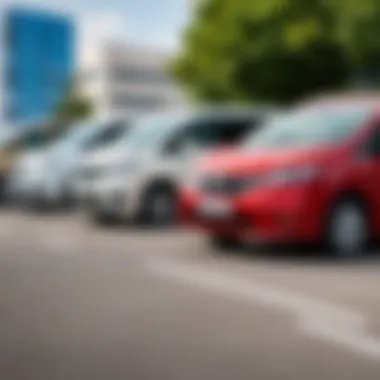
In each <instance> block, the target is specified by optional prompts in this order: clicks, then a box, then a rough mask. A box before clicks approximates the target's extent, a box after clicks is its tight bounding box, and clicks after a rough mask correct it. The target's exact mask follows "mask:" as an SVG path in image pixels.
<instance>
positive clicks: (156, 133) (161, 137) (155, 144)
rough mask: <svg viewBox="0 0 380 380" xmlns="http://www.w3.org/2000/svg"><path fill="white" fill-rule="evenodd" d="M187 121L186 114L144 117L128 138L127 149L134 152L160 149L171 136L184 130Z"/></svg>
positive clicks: (136, 124)
mask: <svg viewBox="0 0 380 380" xmlns="http://www.w3.org/2000/svg"><path fill="white" fill-rule="evenodd" d="M186 120H187V116H186V115H185V114H170V115H159V116H148V117H144V118H142V119H140V120H138V121H136V122H135V123H134V125H133V127H132V131H131V133H130V134H129V135H128V138H127V145H128V146H127V148H128V149H130V150H133V151H148V150H152V149H153V150H154V149H160V148H161V147H162V146H163V145H165V143H166V141H168V139H171V136H174V135H175V134H176V132H177V131H180V130H182V126H183V125H184V124H185V121H186Z"/></svg>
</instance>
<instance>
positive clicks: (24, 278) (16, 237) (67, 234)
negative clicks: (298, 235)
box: [0, 210, 380, 380]
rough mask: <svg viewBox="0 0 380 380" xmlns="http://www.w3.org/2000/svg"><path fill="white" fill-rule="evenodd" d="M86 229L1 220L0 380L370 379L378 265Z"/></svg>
mask: <svg viewBox="0 0 380 380" xmlns="http://www.w3.org/2000/svg"><path fill="white" fill-rule="evenodd" d="M87 222H88V221H87V220H86V218H85V217H84V216H83V215H79V214H60V215H53V214H47V215H36V214H33V213H27V214H25V213H21V212H18V211H14V210H13V211H11V210H8V211H5V210H3V211H2V212H1V214H0V378H1V379H4V380H8V379H9V380H24V379H25V380H97V379H99V380H105V379H107V380H114V379H115V380H118V379H123V380H126V379H138V380H145V379H149V380H150V379H152V380H160V379H162V380H172V379H173V380H187V379H189V380H190V379H191V380H194V379H196V380H203V379H204V380H213V379H218V380H224V379H226V380H227V379H228V380H232V379H234V380H237V379H239V380H240V379H247V380H253V379H254V380H277V379H278V380H320V379H334V380H351V379H352V380H358V379H360V380H367V379H368V380H378V379H380V291H379V289H380V254H379V255H377V254H376V252H374V253H373V255H372V256H371V257H369V258H367V259H365V260H357V261H352V262H338V261H334V260H330V259H328V258H327V257H326V255H323V254H322V253H319V252H308V251H306V252H299V251H298V252H297V253H293V252H291V251H289V250H283V251H281V250H276V251H275V252H274V251H273V249H272V250H266V249H265V248H263V247H262V248H256V249H252V250H251V251H250V252H249V253H245V254H242V253H241V252H237V251H236V252H234V251H233V252H229V253H228V254H222V253H221V252H217V251H213V250H210V249H209V248H207V242H206V240H205V238H204V237H203V236H201V235H200V234H199V233H195V232H188V231H180V230H175V231H174V230H173V231H154V230H145V231H144V230H138V229H135V228H131V227H125V226H124V227H118V228H105V229H101V228H96V227H94V226H91V225H90V224H89V223H87Z"/></svg>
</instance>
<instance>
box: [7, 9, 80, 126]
mask: <svg viewBox="0 0 380 380" xmlns="http://www.w3.org/2000/svg"><path fill="white" fill-rule="evenodd" d="M4 16H5V17H4V18H5V20H4V21H5V23H4V26H5V28H4V51H5V54H4V58H5V65H4V83H3V87H4V88H3V91H4V93H5V96H6V107H4V119H5V121H6V122H7V123H10V124H24V123H26V124H27V123H28V122H33V121H35V120H45V119H48V118H49V117H51V116H52V114H53V113H54V111H55V109H56V107H57V104H58V103H59V102H60V100H61V99H62V96H63V95H64V94H65V92H66V90H67V87H68V85H69V83H70V80H71V79H72V76H73V74H74V63H75V62H74V58H75V53H74V52H75V46H74V43H75V42H74V40H75V31H74V25H73V23H72V21H71V19H70V18H68V17H65V16H63V15H60V14H52V13H48V12H43V11H36V10H25V9H13V10H8V11H7V12H6V13H5V15H4Z"/></svg>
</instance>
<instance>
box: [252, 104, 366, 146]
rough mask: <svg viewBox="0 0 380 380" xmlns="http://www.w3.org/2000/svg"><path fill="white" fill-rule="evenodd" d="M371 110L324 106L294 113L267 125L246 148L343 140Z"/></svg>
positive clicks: (322, 143)
mask: <svg viewBox="0 0 380 380" xmlns="http://www.w3.org/2000/svg"><path fill="white" fill-rule="evenodd" d="M370 114H371V112H370V110H369V109H368V108H367V107H363V106H362V107H347V106H345V107H343V106H340V107H332V106H326V107H320V108H316V109H308V110H301V111H298V110H297V111H293V112H290V113H288V114H286V115H283V116H279V117H276V118H274V119H271V120H269V121H268V122H267V123H264V125H263V126H262V129H261V130H260V131H259V132H258V133H256V134H252V136H251V138H249V139H248V140H247V143H246V148H248V149H250V150H268V149H269V150H270V149H278V148H297V147H307V146H314V145H325V144H331V143H336V142H339V141H342V140H344V139H346V138H348V137H349V136H351V135H352V134H353V133H355V132H356V131H357V130H358V129H359V128H360V127H361V125H362V124H363V123H364V122H365V121H366V120H367V119H368V118H369V116H370Z"/></svg>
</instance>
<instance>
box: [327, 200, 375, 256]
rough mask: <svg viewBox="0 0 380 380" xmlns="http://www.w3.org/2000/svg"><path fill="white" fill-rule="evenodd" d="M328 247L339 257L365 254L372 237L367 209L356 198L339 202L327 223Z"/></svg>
mask: <svg viewBox="0 0 380 380" xmlns="http://www.w3.org/2000/svg"><path fill="white" fill-rule="evenodd" d="M327 226H328V228H327V231H326V238H327V245H328V248H329V249H330V250H331V251H332V252H333V253H334V254H335V256H337V257H339V258H345V259H348V258H355V257H359V256H361V255H363V254H364V252H365V250H366V248H367V243H368V240H369V237H370V223H369V218H368V215H367V211H366V209H365V207H364V205H363V204H362V202H359V201H358V200H355V199H345V200H341V201H340V202H338V203H337V204H336V205H335V206H334V207H333V208H332V211H331V213H330V217H329V220H328V223H327Z"/></svg>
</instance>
